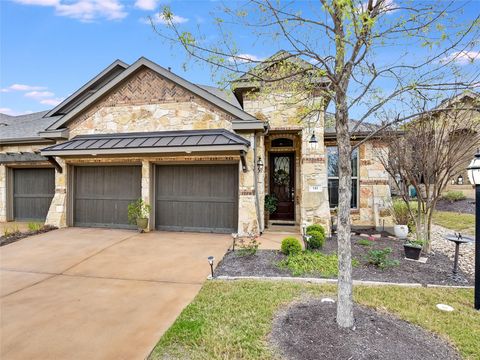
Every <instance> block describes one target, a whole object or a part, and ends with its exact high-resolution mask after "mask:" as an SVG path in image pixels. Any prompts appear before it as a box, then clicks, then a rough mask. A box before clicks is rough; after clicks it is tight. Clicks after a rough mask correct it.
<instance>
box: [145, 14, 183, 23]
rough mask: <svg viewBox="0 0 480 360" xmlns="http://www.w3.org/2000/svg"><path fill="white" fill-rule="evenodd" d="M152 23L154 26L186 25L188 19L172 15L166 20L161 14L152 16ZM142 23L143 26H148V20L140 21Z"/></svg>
mask: <svg viewBox="0 0 480 360" xmlns="http://www.w3.org/2000/svg"><path fill="white" fill-rule="evenodd" d="M151 19H152V21H153V23H154V24H164V25H168V24H184V23H186V22H187V21H188V20H189V19H188V18H184V17H182V16H179V15H172V17H171V19H168V20H167V19H166V18H165V16H164V15H163V14H155V15H154V16H152V17H151ZM142 21H143V22H144V23H145V24H150V18H149V19H142Z"/></svg>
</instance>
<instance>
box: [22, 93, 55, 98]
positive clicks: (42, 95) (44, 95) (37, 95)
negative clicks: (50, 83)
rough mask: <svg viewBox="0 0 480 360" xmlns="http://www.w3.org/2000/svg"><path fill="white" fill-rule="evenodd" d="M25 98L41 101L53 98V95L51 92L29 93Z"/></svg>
mask: <svg viewBox="0 0 480 360" xmlns="http://www.w3.org/2000/svg"><path fill="white" fill-rule="evenodd" d="M25 96H26V97H29V98H32V99H43V98H49V97H52V96H55V94H54V93H53V92H51V91H30V92H27V93H26V94H25Z"/></svg>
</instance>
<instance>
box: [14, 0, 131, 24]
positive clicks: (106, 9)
mask: <svg viewBox="0 0 480 360" xmlns="http://www.w3.org/2000/svg"><path fill="white" fill-rule="evenodd" d="M14 1H15V2H17V3H19V4H22V5H37V6H51V7H53V8H54V9H55V13H56V14H57V15H59V16H66V17H70V18H73V19H77V20H80V21H83V22H90V21H94V20H97V19H101V18H105V19H107V20H120V19H123V18H124V17H126V16H127V15H128V14H127V13H126V12H125V11H124V5H123V4H122V3H121V2H120V0H74V1H68V0H14Z"/></svg>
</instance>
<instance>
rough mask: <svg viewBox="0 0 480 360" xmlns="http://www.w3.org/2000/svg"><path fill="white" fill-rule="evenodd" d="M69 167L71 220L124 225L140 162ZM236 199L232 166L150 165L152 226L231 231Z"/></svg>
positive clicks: (235, 169) (137, 187)
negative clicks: (152, 172)
mask: <svg viewBox="0 0 480 360" xmlns="http://www.w3.org/2000/svg"><path fill="white" fill-rule="evenodd" d="M74 172H75V174H74V184H75V185H74V189H75V190H74V197H73V200H74V205H73V222H74V225H75V226H98V227H120V228H121V227H128V226H129V225H128V216H127V214H128V211H127V207H128V204H129V203H130V202H132V201H134V200H136V199H138V198H139V197H140V196H141V176H142V175H141V167H140V166H79V167H75V170H74ZM237 199H238V167H237V165H234V164H209V165H159V166H156V168H155V204H154V205H155V206H154V211H155V225H156V228H157V229H160V230H173V231H202V232H223V233H229V232H235V231H236V228H237V219H238V202H237Z"/></svg>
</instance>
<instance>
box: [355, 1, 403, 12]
mask: <svg viewBox="0 0 480 360" xmlns="http://www.w3.org/2000/svg"><path fill="white" fill-rule="evenodd" d="M378 1H379V0H377V1H375V2H373V6H375V4H377V2H378ZM367 7H368V1H366V2H363V3H361V4H360V5H359V7H358V9H359V11H360V12H364V11H366V10H367ZM397 10H398V4H397V3H396V2H395V0H385V1H384V2H383V4H382V12H383V13H389V14H391V13H393V12H395V11H397Z"/></svg>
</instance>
